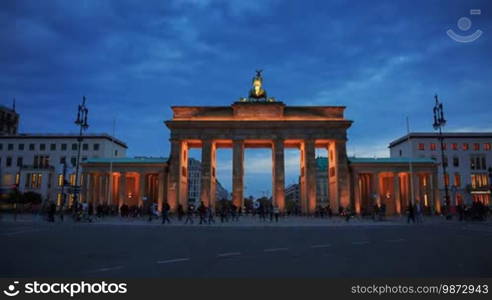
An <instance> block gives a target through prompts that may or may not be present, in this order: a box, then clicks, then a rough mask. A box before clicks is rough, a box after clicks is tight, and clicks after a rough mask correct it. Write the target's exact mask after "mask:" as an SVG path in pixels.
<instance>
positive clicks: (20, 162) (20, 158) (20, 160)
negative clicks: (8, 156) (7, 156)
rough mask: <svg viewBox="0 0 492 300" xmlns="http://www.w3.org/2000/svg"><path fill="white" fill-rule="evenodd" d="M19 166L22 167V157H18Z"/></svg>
mask: <svg viewBox="0 0 492 300" xmlns="http://www.w3.org/2000/svg"><path fill="white" fill-rule="evenodd" d="M17 166H18V167H22V157H17Z"/></svg>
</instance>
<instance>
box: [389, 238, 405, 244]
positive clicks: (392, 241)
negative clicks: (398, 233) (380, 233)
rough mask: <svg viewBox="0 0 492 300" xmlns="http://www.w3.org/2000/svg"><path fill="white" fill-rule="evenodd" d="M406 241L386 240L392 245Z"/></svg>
mask: <svg viewBox="0 0 492 300" xmlns="http://www.w3.org/2000/svg"><path fill="white" fill-rule="evenodd" d="M405 241H406V240H405V239H395V240H386V242H390V243H401V242H405Z"/></svg>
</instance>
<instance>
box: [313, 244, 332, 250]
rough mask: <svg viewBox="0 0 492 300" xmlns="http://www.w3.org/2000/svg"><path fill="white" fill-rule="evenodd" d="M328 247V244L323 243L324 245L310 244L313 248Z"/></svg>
mask: <svg viewBox="0 0 492 300" xmlns="http://www.w3.org/2000/svg"><path fill="white" fill-rule="evenodd" d="M328 247H331V245H330V244H325V245H311V248H313V249H315V248H328Z"/></svg>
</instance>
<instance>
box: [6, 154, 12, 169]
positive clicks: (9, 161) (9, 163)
mask: <svg viewBox="0 0 492 300" xmlns="http://www.w3.org/2000/svg"><path fill="white" fill-rule="evenodd" d="M5 166H6V167H11V166H12V157H10V156H9V157H7V160H6V161H5Z"/></svg>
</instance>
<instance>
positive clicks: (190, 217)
mask: <svg viewBox="0 0 492 300" xmlns="http://www.w3.org/2000/svg"><path fill="white" fill-rule="evenodd" d="M194 210H195V207H194V206H193V204H190V205H189V206H188V210H187V211H186V220H185V224H188V221H189V222H190V224H193V213H194Z"/></svg>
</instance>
